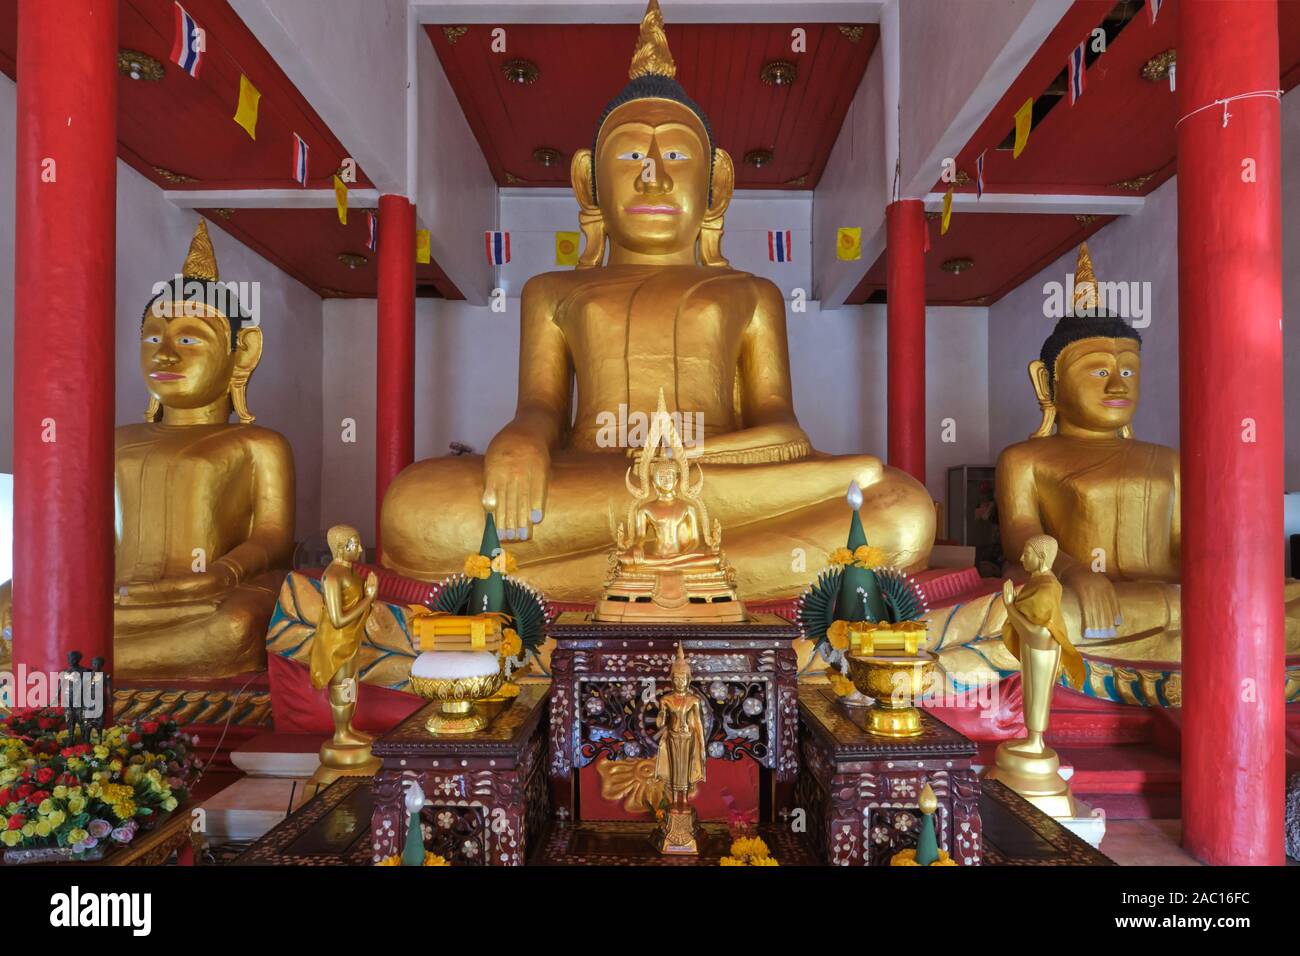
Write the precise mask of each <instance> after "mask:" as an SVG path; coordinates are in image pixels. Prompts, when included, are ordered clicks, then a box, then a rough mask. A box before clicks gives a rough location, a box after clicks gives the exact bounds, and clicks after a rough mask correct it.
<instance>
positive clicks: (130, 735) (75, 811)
mask: <svg viewBox="0 0 1300 956" xmlns="http://www.w3.org/2000/svg"><path fill="white" fill-rule="evenodd" d="M195 742H196V741H195V740H192V739H191V738H188V737H185V736H182V735H181V733H180V731H179V728H178V727H177V725H176V724H175V723H173V722H170V721H157V720H140V721H133V722H131V723H124V724H116V725H114V726H112V727H109V728H107V729H105V730H104V732H103V734H102V735H101V736H100V737H99V738H98V739H96V740H95V742H93V743H78V742H74V741H73V740H72V739H70V737H69V734H68V730H67V726H66V723H65V721H64V716H63V712H62V711H61V710H60V709H58V708H28V709H20V710H14V711H12V712H11V713H9V714H7V715H4V716H0V813H2V814H3V817H2V819H0V823H2V824H3V825H0V844H3V848H4V851H5V860H6V862H11V863H14V862H37V861H40V862H45V861H47V860H54V859H71V860H78V859H81V860H92V859H99V858H101V857H102V856H103V855H104V853H105V851H107V850H109V849H112V848H113V847H117V846H126V845H127V844H129V843H131V841H132V840H134V839H135V837H136V834H137V833H138V832H140V831H141V830H148V829H152V827H153V824H154V823H155V822H156V821H157V820H158V818H159V815H160V814H163V813H168V812H170V811H172V810H175V809H176V808H177V807H178V806H179V805H180V804H181V803H182V802H183V801H184V800H185V798H186V796H187V795H188V792H189V788H190V787H191V786H193V784H194V781H195V779H196V778H197V776H198V772H199V759H198V757H197V756H195V754H194V753H193V750H192V746H193V744H194V743H195Z"/></svg>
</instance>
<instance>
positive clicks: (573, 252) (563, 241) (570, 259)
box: [555, 232, 578, 266]
mask: <svg viewBox="0 0 1300 956" xmlns="http://www.w3.org/2000/svg"><path fill="white" fill-rule="evenodd" d="M555 264H556V265H557V266H576V265H577V264H578V234H577V233H576V232H557V233H556V234H555Z"/></svg>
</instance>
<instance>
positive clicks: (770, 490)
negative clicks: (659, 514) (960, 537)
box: [381, 453, 934, 601]
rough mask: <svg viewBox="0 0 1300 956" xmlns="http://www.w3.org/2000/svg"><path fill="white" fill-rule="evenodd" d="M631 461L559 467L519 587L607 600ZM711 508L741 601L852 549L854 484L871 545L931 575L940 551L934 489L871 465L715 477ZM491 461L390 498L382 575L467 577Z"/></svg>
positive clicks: (401, 485)
mask: <svg viewBox="0 0 1300 956" xmlns="http://www.w3.org/2000/svg"><path fill="white" fill-rule="evenodd" d="M628 465H629V461H628V459H626V458H624V457H622V456H621V455H614V454H595V455H588V454H564V453H558V454H556V455H555V457H554V458H553V460H552V466H551V478H550V485H549V489H548V493H547V502H546V510H545V513H544V517H543V520H542V522H541V524H539V525H537V526H536V528H535V530H534V534H533V536H532V538H531V539H530V540H528V541H505V542H503V543H504V544H505V546H506V547H507V549H508V550H510V552H511V553H512V554H514V555H515V557H516V558H517V559H518V561H519V564H520V568H521V573H520V577H522V578H523V579H524V580H526V581H528V582H529V583H531V584H533V585H534V586H535V587H539V588H540V589H541V590H542V591H543V593H545V594H546V595H547V596H548V597H551V598H553V599H557V600H573V601H592V600H594V599H596V598H597V597H598V596H599V591H600V586H601V584H602V583H603V581H604V578H605V573H606V570H607V568H608V553H609V550H610V548H611V547H612V544H613V536H612V530H611V522H612V523H613V524H614V525H616V524H617V523H618V522H620V521H623V520H624V518H625V516H626V512H627V506H628V503H629V502H630V500H631V499H630V495H629V493H628V491H627V488H626V487H625V485H624V483H623V479H624V474H625V472H626V469H627V467H628ZM704 467H705V469H706V480H705V483H704V497H705V503H706V504H707V505H708V508H709V517H710V519H711V520H712V519H716V520H718V521H720V522H721V523H722V549H723V552H724V553H725V554H726V557H727V561H728V562H729V563H730V564H732V565H733V566H734V567H735V568H736V572H737V577H738V584H739V590H740V594H741V597H742V598H745V599H750V600H758V599H762V598H768V597H778V596H783V597H788V596H793V595H794V594H796V593H798V591H799V590H800V589H801V588H803V587H804V586H805V585H806V584H807V583H808V582H809V581H810V580H811V579H812V577H813V576H814V575H815V574H816V573H817V572H818V571H820V570H821V569H822V568H823V567H825V566H826V558H827V555H828V554H829V552H830V551H832V550H834V549H835V548H836V547H842V546H843V545H844V540H845V534H846V530H845V529H846V528H847V525H848V516H849V509H848V505H847V504H846V502H845V497H844V496H845V492H846V490H847V488H848V485H849V482H850V481H855V480H856V481H857V482H858V484H859V485H860V486H861V487H862V489H863V498H864V503H863V506H862V509H861V514H862V522H863V525H864V527H865V529H866V532H867V538H868V540H869V541H870V543H871V544H873V545H875V546H877V547H880V548H882V549H884V550H885V551H886V553H887V554H889V555H890V557H891V559H892V560H894V561H897V562H898V563H899V564H901V565H904V566H907V567H912V568H918V567H924V564H925V560H926V558H927V557H928V555H929V552H930V547H931V544H932V542H933V540H934V506H933V504H932V503H931V501H930V496H929V495H928V494H927V493H926V491H925V488H924V487H923V486H922V485H921V484H920V483H919V482H917V481H915V480H914V479H912V478H911V477H910V476H908V475H906V474H903V473H902V472H898V471H895V470H893V469H890V468H885V467H883V466H882V465H881V464H880V461H879V459H876V458H873V457H871V456H867V455H861V456H845V457H839V458H833V457H829V456H823V457H815V458H809V459H805V460H803V461H798V462H784V463H781V462H777V463H771V464H757V465H705V466H704ZM482 495H483V459H482V458H480V457H477V456H463V457H457V458H441V459H430V460H426V461H422V462H417V463H416V464H414V465H411V466H410V467H409V468H407V469H405V470H404V471H403V472H402V473H401V474H400V475H399V476H398V477H397V479H396V480H395V481H394V482H393V484H392V485H391V486H390V488H389V490H388V493H387V495H386V496H385V499H384V506H383V513H382V519H381V529H382V530H381V543H382V546H383V563H384V564H385V565H386V566H387V567H389V568H392V569H393V570H394V571H397V572H398V573H400V574H405V575H407V576H410V577H414V578H420V579H423V580H433V579H436V578H438V577H441V576H443V575H446V574H448V573H452V572H455V571H459V570H460V569H461V567H462V566H463V563H464V560H465V556H466V555H468V554H470V553H473V552H474V551H476V550H477V548H478V543H479V539H480V538H481V536H482V530H483V512H482V506H481V504H480V501H481V498H482Z"/></svg>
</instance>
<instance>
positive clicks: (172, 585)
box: [114, 563, 238, 607]
mask: <svg viewBox="0 0 1300 956" xmlns="http://www.w3.org/2000/svg"><path fill="white" fill-rule="evenodd" d="M237 583H238V581H237V580H236V576H235V572H234V571H233V570H232V569H231V568H229V567H227V566H226V565H224V564H220V563H217V564H214V565H213V568H212V570H211V571H198V572H196V573H194V574H186V575H182V576H180V577H174V578H161V579H159V580H157V581H145V582H142V583H138V584H127V585H123V586H121V587H119V588H118V590H117V594H116V595H115V596H114V603H115V604H118V605H120V606H123V607H151V606H157V605H163V604H192V603H195V602H198V601H206V600H212V599H214V598H218V597H221V596H222V595H224V594H225V593H226V592H227V591H229V590H230V589H231V588H232V587H234V586H235V585H236V584H237Z"/></svg>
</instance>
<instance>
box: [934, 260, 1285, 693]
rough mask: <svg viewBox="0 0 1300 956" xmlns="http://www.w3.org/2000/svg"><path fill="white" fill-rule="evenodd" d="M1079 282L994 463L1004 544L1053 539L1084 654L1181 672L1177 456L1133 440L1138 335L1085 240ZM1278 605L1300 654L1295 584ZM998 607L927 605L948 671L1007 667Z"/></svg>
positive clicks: (1069, 625)
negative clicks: (1031, 399)
mask: <svg viewBox="0 0 1300 956" xmlns="http://www.w3.org/2000/svg"><path fill="white" fill-rule="evenodd" d="M1074 281H1075V293H1074V307H1073V309H1072V311H1071V313H1070V314H1068V315H1066V316H1065V317H1064V318H1062V319H1061V320H1060V321H1059V322H1058V323H1057V325H1056V328H1055V329H1054V330H1053V332H1052V334H1051V335H1050V336H1049V337H1048V338H1047V340H1046V341H1045V342H1044V343H1043V347H1042V350H1041V354H1040V357H1039V358H1038V359H1036V360H1035V361H1033V362H1032V363H1031V364H1030V366H1029V376H1030V379H1031V381H1032V383H1033V388H1034V393H1035V395H1036V397H1037V399H1038V404H1039V407H1040V408H1041V410H1042V422H1041V424H1040V425H1039V428H1038V430H1037V431H1036V432H1035V433H1034V434H1033V435H1032V436H1030V437H1029V439H1028V440H1027V441H1023V442H1019V443H1017V444H1015V445H1011V446H1010V447H1009V448H1007V449H1005V450H1004V451H1003V452H1002V454H1001V455H1000V456H999V458H998V464H997V477H996V480H995V486H996V490H995V493H996V497H997V507H998V520H999V525H1000V528H1001V533H1002V550H1003V552H1004V553H1005V554H1008V555H1019V554H1021V553H1022V552H1023V551H1024V550H1025V546H1026V544H1028V543H1029V542H1030V541H1031V540H1032V539H1034V538H1035V537H1036V536H1038V535H1043V534H1047V535H1051V536H1052V537H1053V538H1055V539H1057V541H1058V542H1059V544H1060V550H1059V552H1058V554H1057V557H1056V560H1055V563H1054V566H1053V568H1052V570H1053V571H1054V572H1055V574H1056V575H1057V577H1058V578H1059V579H1060V581H1061V584H1062V585H1063V595H1062V602H1061V603H1062V611H1063V614H1064V619H1065V625H1066V629H1067V631H1068V633H1069V636H1070V638H1071V640H1072V641H1074V642H1075V643H1076V644H1078V646H1079V650H1080V651H1081V652H1082V653H1083V655H1084V657H1085V659H1090V660H1092V661H1093V662H1095V661H1096V660H1097V659H1100V660H1101V661H1104V662H1125V663H1128V664H1129V665H1131V667H1130V668H1129V672H1131V668H1132V666H1137V665H1139V664H1141V665H1142V668H1145V669H1146V670H1147V671H1148V672H1158V667H1159V665H1172V667H1173V668H1176V667H1177V665H1178V663H1179V662H1180V661H1181V657H1182V625H1181V617H1180V611H1179V604H1180V602H1179V525H1178V518H1179V494H1178V470H1179V460H1178V452H1177V451H1176V450H1175V449H1173V448H1168V447H1166V446H1164V445H1154V444H1151V443H1150V442H1144V441H1139V440H1138V439H1136V438H1134V437H1133V428H1132V423H1133V416H1134V414H1135V413H1136V411H1137V406H1138V399H1139V393H1140V383H1141V367H1142V360H1141V352H1140V350H1141V345H1142V342H1141V336H1140V334H1139V333H1138V332H1137V330H1135V329H1133V328H1132V327H1131V326H1130V325H1129V324H1128V323H1127V322H1125V321H1124V320H1122V319H1120V318H1116V317H1113V316H1109V315H1106V314H1105V313H1104V311H1103V310H1102V308H1101V306H1100V303H1099V301H1098V300H1099V297H1098V287H1097V280H1096V277H1095V275H1094V274H1093V268H1092V260H1091V258H1090V257H1089V255H1088V247H1087V246H1086V245H1084V246H1081V247H1080V249H1079V256H1078V264H1077V266H1076V269H1075V280H1074ZM1224 520H1231V518H1230V517H1227V516H1225V519H1224ZM1008 573H1009V575H1010V576H1011V577H1012V578H1014V579H1017V580H1024V579H1025V578H1026V576H1027V574H1026V571H1025V569H1023V568H1021V567H1020V566H1019V564H1013V565H1012V566H1011V567H1009V568H1008ZM1286 601H1287V610H1286V614H1287V650H1288V653H1289V654H1294V653H1296V652H1297V650H1300V582H1296V581H1290V582H1288V583H1287V587H1286ZM998 604H1000V602H998V601H995V602H994V603H993V606H986V605H987V602H986V601H978V602H971V603H970V604H969V605H967V606H965V607H961V608H954V609H940V610H938V611H936V612H934V613H933V615H932V617H937V618H938V619H939V620H940V621H942V622H943V626H942V628H932V632H935V631H938V632H939V633H942V635H943V636H942V638H941V641H940V644H939V647H940V649H941V654H940V660H941V662H942V663H943V664H944V666H945V668H947V669H948V670H949V671H950V672H962V673H964V674H967V675H969V674H970V673H971V672H973V671H977V670H979V669H980V668H981V667H987V665H988V664H989V663H992V664H993V665H994V666H995V667H996V668H999V669H1002V670H1004V671H1005V670H1011V669H1014V668H1015V667H1016V664H1015V662H1014V659H1011V658H1010V657H1009V655H1007V653H1006V652H1005V650H1004V649H1002V648H1000V647H999V646H998V645H999V644H1000V642H997V641H996V640H995V638H996V636H997V632H998V631H999V630H1000V629H1001V628H1002V625H1003V622H1004V621H1005V619H1006V615H1005V612H1004V611H1002V610H1001V609H1000V608H999V607H998V606H997V605H998ZM977 621H978V623H977ZM936 623H937V622H936ZM976 628H977V629H976ZM971 652H978V654H977V656H975V655H973V654H972V653H971ZM981 659H982V661H981ZM1151 665H1155V667H1154V668H1153V667H1152V666H1151ZM1166 669H1167V670H1168V668H1166ZM1090 670H1095V668H1090ZM1121 670H1122V669H1121ZM1102 673H1109V674H1111V675H1114V677H1115V679H1116V681H1117V682H1118V681H1122V680H1124V679H1128V678H1127V677H1126V674H1127V673H1128V672H1124V673H1118V674H1116V673H1115V671H1114V669H1113V668H1109V667H1106V668H1102V669H1101V671H1099V672H1098V673H1096V674H1093V673H1090V675H1089V676H1090V678H1091V679H1092V680H1093V682H1094V683H1093V690H1094V692H1096V693H1098V696H1107V695H1106V694H1105V693H1103V692H1102V690H1101V688H1099V687H1097V685H1096V679H1097V678H1098V677H1099V676H1100V674H1102ZM1139 676H1141V675H1139ZM1142 684H1145V685H1146V686H1145V688H1144V690H1143V692H1142V693H1141V694H1139V695H1138V698H1137V701H1136V702H1145V703H1154V702H1156V701H1155V700H1153V699H1152V698H1153V697H1155V696H1161V695H1163V696H1164V698H1165V700H1164V702H1166V703H1171V704H1176V703H1177V702H1178V701H1177V700H1176V699H1175V698H1176V696H1177V694H1178V691H1177V689H1176V688H1168V687H1164V686H1162V687H1160V688H1158V689H1157V688H1155V687H1154V685H1153V684H1152V682H1151V681H1150V680H1144V681H1139V686H1141V685H1142ZM1157 690H1158V691H1159V693H1158V694H1157V693H1155V691H1157ZM1120 696H1121V697H1126V696H1127V695H1126V694H1121V695H1120Z"/></svg>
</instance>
